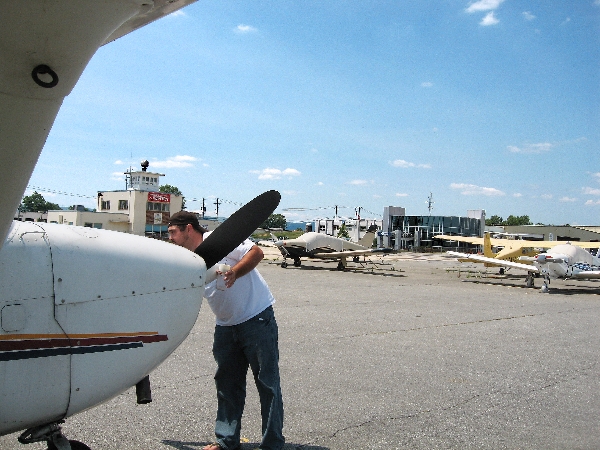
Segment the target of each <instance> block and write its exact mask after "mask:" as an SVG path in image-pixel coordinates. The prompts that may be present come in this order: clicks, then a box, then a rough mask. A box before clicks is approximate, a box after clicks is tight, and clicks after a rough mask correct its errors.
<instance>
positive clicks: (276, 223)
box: [260, 214, 287, 230]
mask: <svg viewBox="0 0 600 450" xmlns="http://www.w3.org/2000/svg"><path fill="white" fill-rule="evenodd" d="M286 225H287V222H286V220H285V216H283V215H281V214H271V215H270V216H269V218H268V219H267V220H265V221H264V222H263V223H262V224H261V226H260V228H281V229H282V230H285V227H286Z"/></svg>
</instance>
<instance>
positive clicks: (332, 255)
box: [312, 248, 393, 259]
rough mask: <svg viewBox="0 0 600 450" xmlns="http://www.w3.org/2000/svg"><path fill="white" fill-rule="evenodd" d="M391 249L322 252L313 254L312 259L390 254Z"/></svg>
mask: <svg viewBox="0 0 600 450" xmlns="http://www.w3.org/2000/svg"><path fill="white" fill-rule="evenodd" d="M392 252H393V249H391V248H378V249H368V250H348V251H345V252H327V253H325V252H323V253H314V254H313V255H312V257H313V258H323V259H337V258H342V257H344V258H345V257H347V256H361V255H372V254H376V253H392Z"/></svg>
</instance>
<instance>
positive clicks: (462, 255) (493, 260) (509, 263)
mask: <svg viewBox="0 0 600 450" xmlns="http://www.w3.org/2000/svg"><path fill="white" fill-rule="evenodd" d="M446 254H447V255H451V256H456V257H458V258H459V259H461V260H465V261H473V262H484V263H491V264H494V265H496V266H502V267H512V268H514V269H521V270H526V271H528V272H539V269H538V268H537V267H535V266H532V265H529V264H521V263H517V262H512V261H507V260H504V259H497V258H488V257H487V256H481V255H474V254H469V253H459V252H446Z"/></svg>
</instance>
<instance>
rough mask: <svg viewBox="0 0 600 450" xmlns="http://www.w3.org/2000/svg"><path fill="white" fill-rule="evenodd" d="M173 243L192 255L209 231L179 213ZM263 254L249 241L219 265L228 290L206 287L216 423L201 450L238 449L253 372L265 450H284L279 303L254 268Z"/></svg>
mask: <svg viewBox="0 0 600 450" xmlns="http://www.w3.org/2000/svg"><path fill="white" fill-rule="evenodd" d="M168 231H169V239H170V240H171V241H172V242H174V243H175V244H177V245H180V246H182V247H185V248H187V249H188V250H192V251H194V250H195V249H196V248H197V247H198V246H199V245H200V244H201V243H202V241H203V240H204V238H205V237H206V236H208V235H209V234H210V233H208V232H206V230H204V229H203V228H202V227H201V226H200V224H199V223H198V218H197V217H196V215H195V214H193V213H190V212H188V211H180V212H178V213H175V214H173V216H171V219H170V220H169V228H168ZM263 256H264V255H263V252H262V250H261V249H260V248H259V247H257V246H256V245H254V243H253V242H252V241H250V240H249V239H246V240H245V241H244V242H243V243H242V244H240V245H239V246H238V247H237V248H236V249H235V250H233V251H232V252H231V253H229V254H228V255H227V256H226V257H225V258H223V259H222V260H221V261H220V262H219V263H220V264H227V265H229V266H230V269H229V270H228V271H227V272H225V273H223V274H222V282H224V286H225V287H224V288H218V287H217V281H218V280H215V281H213V282H211V283H209V284H207V285H206V286H205V290H204V296H205V297H206V299H207V301H208V304H209V305H210V308H211V309H212V311H213V313H214V314H215V316H216V326H215V333H214V342H213V355H214V358H215V361H216V363H217V372H216V374H215V385H216V388H217V399H218V406H217V420H216V423H215V435H216V437H217V440H216V442H215V443H214V444H210V445H207V446H205V447H204V449H203V450H221V449H223V450H237V449H239V448H240V430H241V427H242V424H241V419H242V413H243V412H244V404H245V400H246V374H247V372H248V367H250V368H251V369H252V373H253V375H254V382H255V384H256V388H257V389H258V394H259V397H260V406H261V415H262V441H261V444H260V448H261V449H264V450H281V449H282V448H283V445H284V443H285V439H284V437H283V401H282V398H281V387H280V382H279V349H278V330H277V322H276V321H275V315H274V312H273V303H275V299H274V298H273V295H272V294H271V291H270V290H269V287H268V286H267V283H266V282H265V280H264V279H263V277H262V276H261V275H260V273H259V272H258V270H256V266H257V265H258V263H259V262H260V261H261V260H262V259H263Z"/></svg>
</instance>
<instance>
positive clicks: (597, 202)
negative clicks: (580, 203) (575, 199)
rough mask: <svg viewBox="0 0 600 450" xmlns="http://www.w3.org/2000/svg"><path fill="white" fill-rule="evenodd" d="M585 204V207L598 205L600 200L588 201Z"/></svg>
mask: <svg viewBox="0 0 600 450" xmlns="http://www.w3.org/2000/svg"><path fill="white" fill-rule="evenodd" d="M585 204H586V205H587V206H592V205H600V200H588V201H587V202H585Z"/></svg>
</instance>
